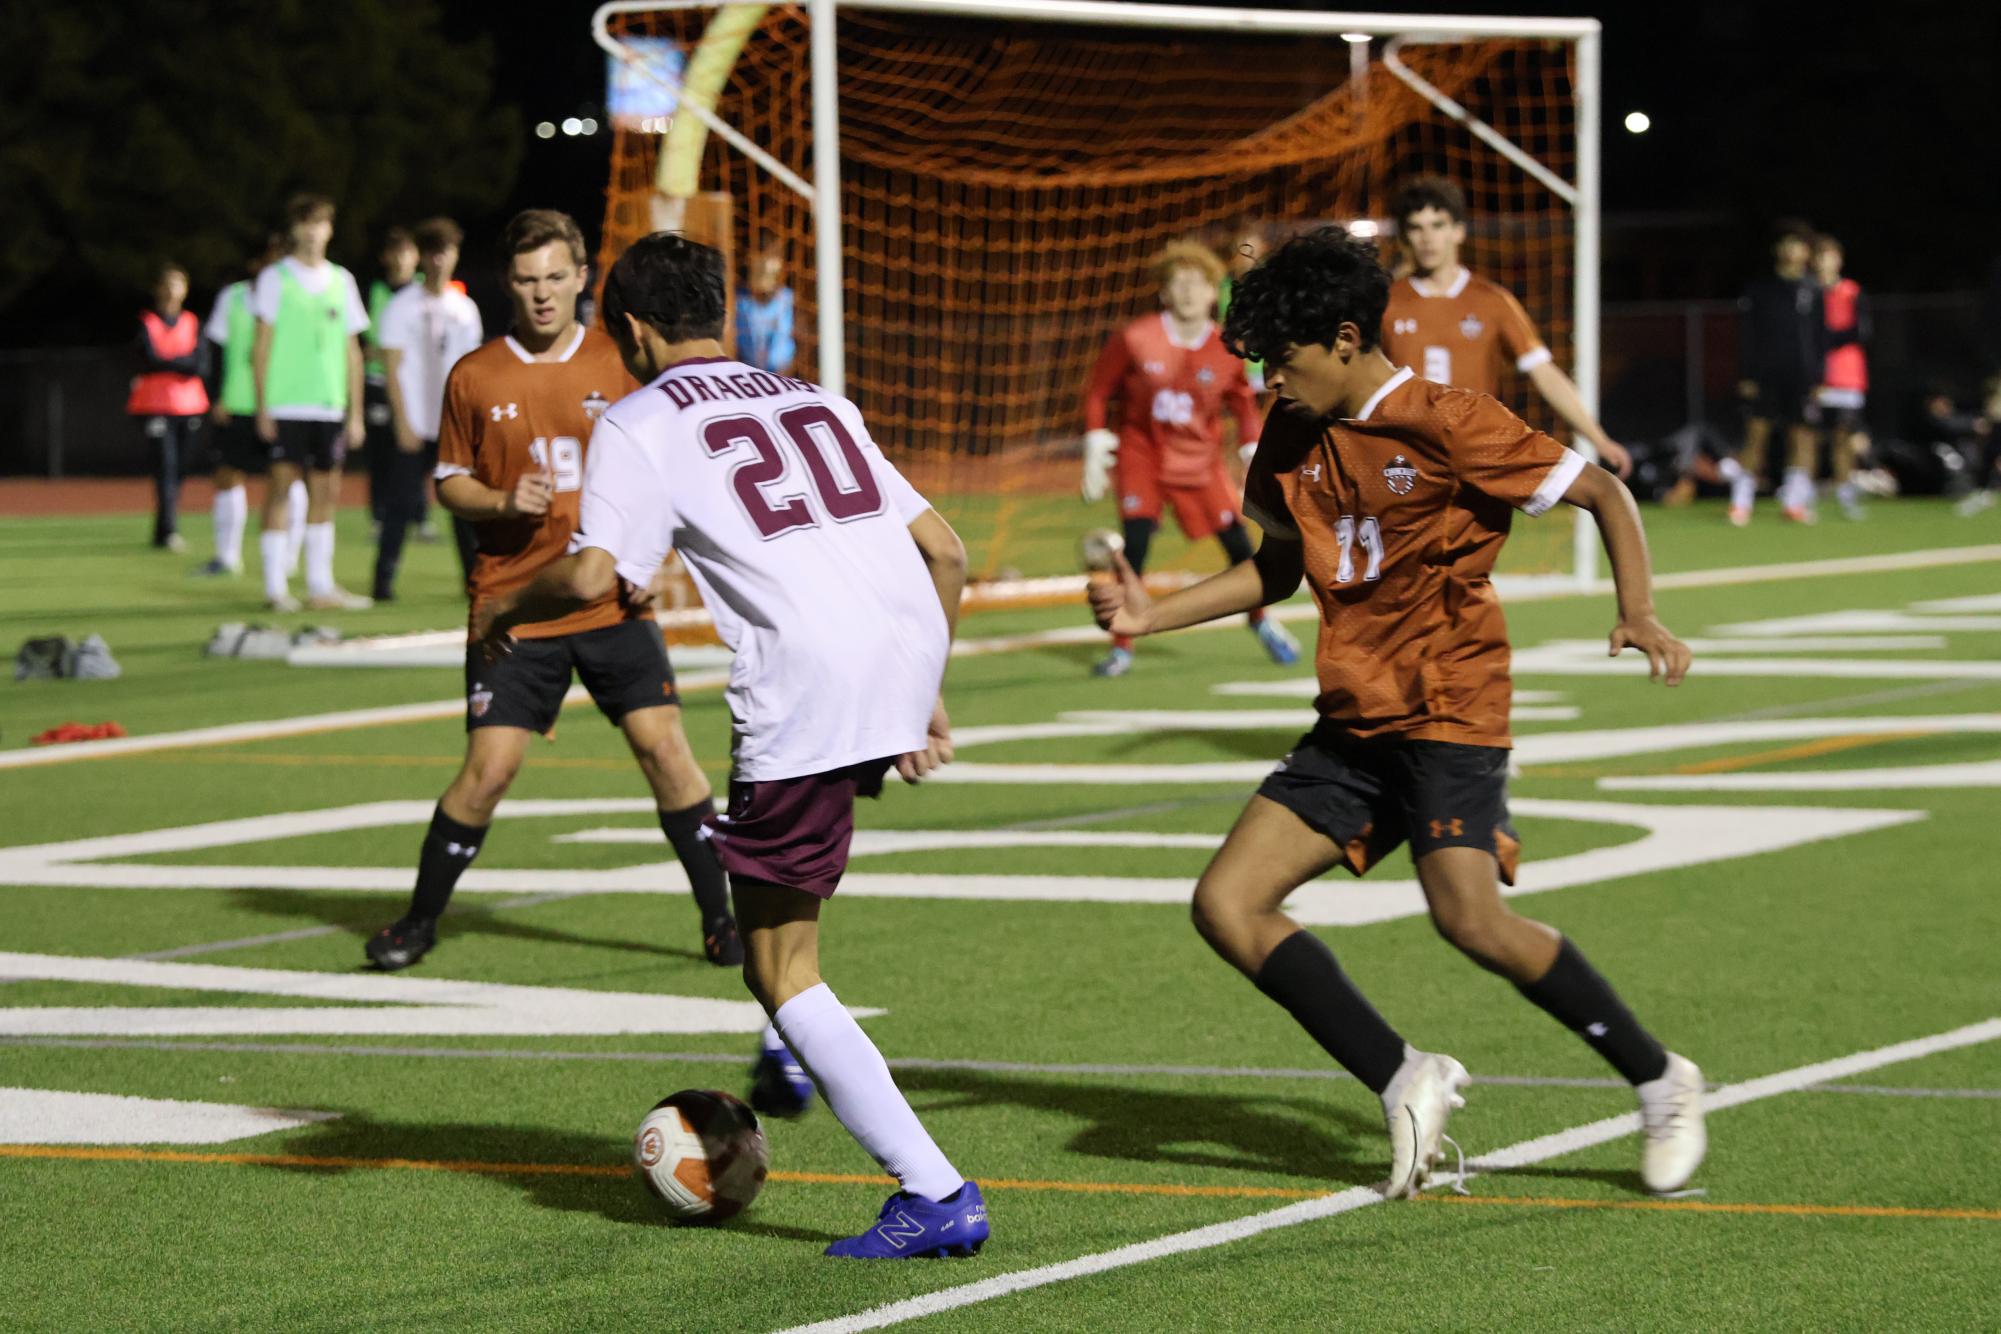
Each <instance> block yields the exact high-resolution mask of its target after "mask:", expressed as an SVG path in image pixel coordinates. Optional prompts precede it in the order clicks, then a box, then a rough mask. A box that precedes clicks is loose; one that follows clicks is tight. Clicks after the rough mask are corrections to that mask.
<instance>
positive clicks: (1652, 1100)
mask: <svg viewBox="0 0 2001 1334" xmlns="http://www.w3.org/2000/svg"><path fill="white" fill-rule="evenodd" d="M1634 1091H1635V1092H1636V1093H1638V1094H1639V1095H1640V1125H1641V1127H1642V1129H1644V1130H1645V1131H1646V1136H1647V1143H1646V1148H1645V1149H1644V1150H1643V1152H1642V1156H1641V1159H1640V1177H1641V1179H1642V1180H1644V1181H1645V1182H1646V1183H1647V1189H1648V1190H1650V1191H1653V1192H1654V1193H1655V1194H1656V1195H1664V1194H1666V1193H1667V1192H1669V1191H1674V1190H1680V1189H1681V1188H1682V1187H1683V1186H1686V1185H1687V1184H1688V1181H1689V1178H1690V1177H1692V1176H1694V1175H1695V1169H1696V1168H1698V1167H1700V1166H1702V1158H1703V1155H1704V1154H1706V1153H1708V1152H1709V1132H1708V1131H1707V1130H1705V1129H1703V1126H1702V1071H1701V1070H1699V1069H1697V1068H1696V1065H1695V1062H1694V1061H1691V1060H1689V1059H1688V1058H1687V1057H1686V1056H1677V1055H1675V1054H1674V1053H1673V1052H1669V1053H1668V1058H1667V1069H1666V1070H1664V1071H1662V1072H1661V1077H1660V1078H1659V1079H1650V1080H1648V1081H1647V1082H1646V1083H1644V1084H1640V1085H1637V1086H1636V1087H1635V1089H1634Z"/></svg>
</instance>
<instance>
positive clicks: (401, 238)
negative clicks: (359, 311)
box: [361, 227, 417, 535]
mask: <svg viewBox="0 0 2001 1334" xmlns="http://www.w3.org/2000/svg"><path fill="white" fill-rule="evenodd" d="M378 259H379V260H380V262H381V264H382V276H381V277H379V278H377V279H376V280H375V281H374V282H372V283H370V284H369V285H368V332H366V333H364V334H363V335H362V336H361V346H362V351H363V354H364V355H363V358H362V390H361V401H362V424H363V426H364V427H365V429H366V433H367V437H368V444H367V449H368V517H369V518H371V519H373V520H374V521H375V527H376V530H377V534H378V535H380V531H381V528H382V503H383V498H384V497H385V496H387V495H388V492H389V480H388V479H389V468H390V464H391V463H392V461H393V460H392V456H393V455H394V454H395V453H396V436H395V432H394V431H392V430H391V429H390V421H389V389H388V379H389V377H388V375H387V373H386V372H385V371H384V370H383V367H382V347H381V331H382V312H383V311H384V310H387V309H388V308H389V302H390V299H391V298H393V297H394V296H395V295H396V294H397V293H398V292H400V291H402V290H403V289H404V288H406V287H408V286H409V285H410V284H411V283H413V282H415V281H416V279H417V242H416V239H415V238H413V237H412V236H411V235H410V233H409V231H408V229H406V228H403V227H391V228H390V229H389V230H388V231H386V232H384V233H383V234H382V253H381V254H380V255H379V256H378Z"/></svg>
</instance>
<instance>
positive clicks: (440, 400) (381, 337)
mask: <svg viewBox="0 0 2001 1334" xmlns="http://www.w3.org/2000/svg"><path fill="white" fill-rule="evenodd" d="M464 238H465V233H464V232H462V231H461V230H460V229H459V225H458V224H457V223H456V222H453V221H452V220H451V219H450V218H429V219H426V220H425V221H423V222H421V223H419V224H417V228H416V242H417V253H418V255H419V257H420V259H421V262H422V263H423V266H424V269H423V272H424V277H423V281H421V282H415V283H411V284H410V285H409V286H407V287H405V288H404V289H403V290H402V291H400V292H398V293H397V294H396V295H395V297H393V298H392V299H391V300H390V302H389V304H388V305H386V306H384V307H383V309H382V314H381V317H380V322H379V323H378V324H377V326H376V329H375V341H376V343H377V344H378V345H379V347H380V348H381V352H380V356H381V359H382V365H383V370H384V373H385V376H386V387H385V393H386V396H387V398H388V400H389V433H390V441H391V447H392V448H393V450H394V453H393V454H392V455H391V458H390V464H391V466H390V467H389V468H388V469H387V471H386V478H385V480H386V482H387V496H386V498H385V503H384V504H383V507H382V535H381V538H380V539H379V541H378V542H377V544H376V548H375V587H374V589H373V590H372V591H373V593H374V596H375V600H376V601H377V602H387V601H392V600H394V598H395V597H396V570H397V566H398V565H399V564H400V563H401V561H402V558H403V542H404V539H405V537H407V536H408V534H409V531H410V529H412V528H414V527H416V526H417V525H418V524H420V523H422V522H423V519H424V492H425V488H426V486H427V485H428V483H429V481H430V476H429V474H430V472H431V471H432V469H434V468H435V467H436V466H437V464H436V463H435V461H434V460H435V455H436V451H437V448H438V422H439V418H440V414H441V413H442V412H443V411H444V405H445V378H446V377H447V376H448V375H450V374H451V369H452V367H453V366H455V365H457V364H458V360H459V358H460V357H463V356H465V355H466V354H467V353H468V352H471V351H472V350H473V349H474V348H476V347H478V346H479V345H480V343H481V342H482V341H484V340H485V337H486V335H485V332H484V331H483V330H482V329H481V327H480V320H479V307H478V306H476V305H474V304H473V301H472V298H471V297H469V296H467V295H466V294H465V293H464V292H463V291H460V290H459V288H458V287H457V286H456V285H455V284H453V282H452V274H453V273H455V272H456V271H457V270H458V266H459V243H460V242H461V241H462V240H464ZM467 536H468V537H471V531H470V528H469V527H468V528H467ZM473 559H474V553H473V551H471V550H467V549H463V548H462V549H461V552H460V564H461V567H462V572H463V574H464V575H465V577H466V578H467V579H471V578H472V565H473Z"/></svg>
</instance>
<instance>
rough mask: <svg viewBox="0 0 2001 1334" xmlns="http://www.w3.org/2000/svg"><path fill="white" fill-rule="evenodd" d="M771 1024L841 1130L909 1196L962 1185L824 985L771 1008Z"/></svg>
mask: <svg viewBox="0 0 2001 1334" xmlns="http://www.w3.org/2000/svg"><path fill="white" fill-rule="evenodd" d="M771 1022H772V1027H774V1028H776V1029H777V1030H778V1033H779V1035H780V1036H781V1037H783V1038H784V1039H785V1045H786V1046H788V1047H790V1048H792V1054H793V1055H794V1056H796V1057H798V1058H799V1064H800V1065H801V1066H803V1067H805V1070H806V1073H807V1074H809V1075H811V1076H812V1077H813V1082H814V1083H815V1084H817V1085H819V1087H820V1096H821V1097H823V1098H825V1099H826V1100H827V1106H828V1108H829V1109H830V1110H831V1111H832V1112H833V1113H834V1119H835V1120H837V1121H839V1122H840V1123H841V1124H842V1125H843V1126H844V1127H846V1128H847V1132H848V1133H849V1134H850V1135H853V1136H854V1137H855V1140H856V1141H857V1142H858V1143H859V1144H860V1145H861V1146H862V1147H863V1148H864V1149H867V1150H868V1152H869V1156H870V1157H872V1158H874V1159H875V1160H876V1161H877V1162H878V1163H881V1164H882V1166H883V1170H885V1171H886V1172H888V1173H889V1174H890V1175H891V1176H893V1177H895V1178H896V1179H897V1181H899V1182H900V1183H902V1186H903V1188H904V1189H905V1190H907V1191H909V1192H910V1193H911V1194H912V1195H922V1196H923V1197H924V1198H925V1199H927V1200H942V1199H944V1198H945V1197H946V1196H948V1195H950V1194H952V1193H953V1192H954V1191H956V1190H958V1189H959V1187H961V1186H963V1185H965V1184H966V1179H965V1178H964V1177H963V1176H960V1175H959V1174H958V1173H957V1172H956V1171H954V1170H953V1169H952V1164H951V1163H950V1162H948V1161H946V1158H945V1155H944V1154H943V1153H942V1152H940V1151H939V1148H938V1146H937V1144H935V1143H933V1142H932V1139H931V1136H930V1134H929V1133H928V1132H927V1131H926V1130H925V1129H924V1126H923V1124H922V1123H921V1122H919V1121H918V1119H917V1113H916V1112H913V1111H912V1110H910V1103H909V1102H908V1101H907V1100H906V1099H905V1098H904V1096H903V1091H902V1090H901V1089H899V1088H897V1087H896V1080H895V1079H894V1078H892V1077H891V1075H890V1073H889V1066H888V1064H887V1063H885V1062H884V1061H883V1059H882V1053H881V1052H879V1051H877V1050H876V1049H875V1044H874V1043H873V1042H870V1041H869V1039H868V1034H866V1033H864V1032H862V1028H861V1025H860V1024H857V1023H856V1022H855V1021H854V1017H853V1016H852V1015H850V1014H849V1013H848V1012H847V1011H846V1010H845V1009H843V1008H842V1007H841V1003H840V1001H838V1000H836V999H835V998H834V992H833V988H831V987H829V986H828V985H827V984H826V983H825V982H822V983H820V985H818V986H816V987H812V988H809V989H807V990H805V991H802V992H800V993H799V994H798V995H797V996H794V997H793V998H792V999H791V1000H789V1001H786V1002H785V1004H783V1005H781V1006H779V1007H778V1013H777V1014H774V1015H773V1016H772V1017H771Z"/></svg>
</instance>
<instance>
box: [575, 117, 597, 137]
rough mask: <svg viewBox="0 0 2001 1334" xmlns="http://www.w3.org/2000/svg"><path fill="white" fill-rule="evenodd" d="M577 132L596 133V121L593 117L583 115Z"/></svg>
mask: <svg viewBox="0 0 2001 1334" xmlns="http://www.w3.org/2000/svg"><path fill="white" fill-rule="evenodd" d="M577 132H578V133H579V134H596V133H597V132H598V123H597V121H596V120H595V119H594V118H592V117H590V116H585V117H584V120H583V125H582V128H580V129H579V130H578V131H577Z"/></svg>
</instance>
